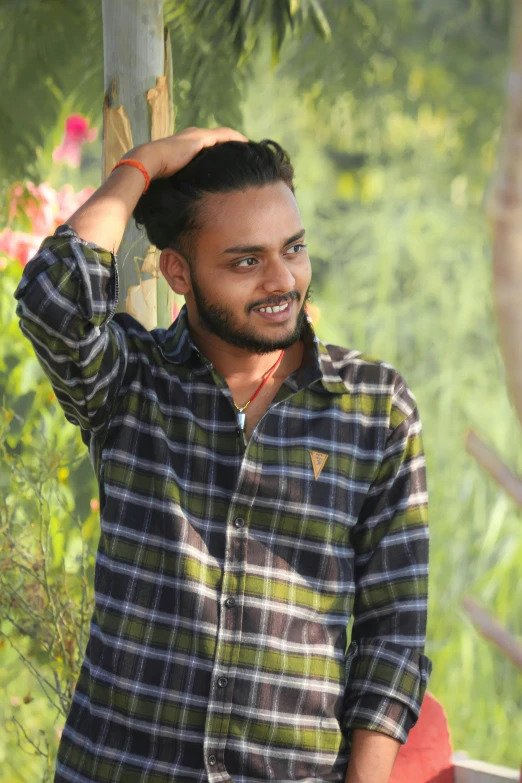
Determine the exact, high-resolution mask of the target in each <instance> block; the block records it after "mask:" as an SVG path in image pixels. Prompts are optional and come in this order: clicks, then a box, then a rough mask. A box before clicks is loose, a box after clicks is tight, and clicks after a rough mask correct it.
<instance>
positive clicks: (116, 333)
mask: <svg viewBox="0 0 522 783" xmlns="http://www.w3.org/2000/svg"><path fill="white" fill-rule="evenodd" d="M15 296H16V298H17V299H18V300H19V303H18V307H17V313H18V315H19V316H20V318H21V328H22V331H23V333H24V334H25V335H26V336H27V337H28V338H29V339H30V340H31V342H32V344H33V346H34V349H35V351H36V353H37V355H38V358H39V360H40V363H41V365H42V367H43V369H44V370H45V372H46V374H47V375H48V377H49V379H50V381H51V383H52V384H53V387H54V389H55V392H56V396H57V398H58V400H59V401H60V404H61V405H62V407H63V409H64V411H65V415H66V417H67V419H68V420H69V421H71V422H73V423H74V424H77V425H79V426H80V428H81V433H82V437H83V440H84V441H85V443H86V445H87V446H88V448H89V451H90V456H91V460H92V463H93V466H94V469H95V472H96V475H97V477H98V480H99V489H100V500H101V503H100V506H101V509H100V514H101V536H100V541H99V549H98V554H97V559H96V569H95V609H94V614H93V617H92V622H91V627H90V637H89V642H88V645H87V650H86V653H85V659H84V662H83V665H82V668H81V673H80V676H79V679H78V684H77V687H76V690H75V693H74V698H73V703H72V707H71V710H70V713H69V716H68V718H67V722H66V725H65V728H64V731H63V735H62V739H61V743H60V747H59V752H58V761H57V767H56V778H55V780H56V781H59V782H60V783H62V782H65V781H78V783H80V782H81V783H88V782H89V783H90V782H91V781H96V783H109V782H110V783H167V782H168V783H171V782H172V781H176V783H185V782H186V783H193V781H210V783H221V782H222V783H225V781H231V780H232V781H238V783H254V782H255V781H266V780H273V781H279V783H282V782H283V781H295V780H301V781H309V782H310V781H343V780H344V776H345V774H346V768H347V762H348V757H349V748H350V734H351V730H352V729H354V728H364V729H370V730H375V731H379V732H382V733H384V734H388V735H389V736H391V737H394V738H396V739H398V740H400V741H401V742H404V741H405V740H406V737H407V734H408V731H409V729H410V728H411V726H412V725H413V723H414V722H415V720H416V717H417V715H418V711H419V707H420V703H421V701H422V697H423V694H424V691H425V688H426V683H427V680H428V677H429V673H430V667H431V665H430V661H429V660H428V659H427V658H426V657H425V656H424V655H423V653H422V651H423V647H424V640H425V622H426V603H427V570H428V569H427V555H428V539H427V535H428V534H427V522H426V519H427V515H426V501H427V493H426V484H425V472H424V455H423V450H422V441H421V425H420V422H419V418H418V414H417V408H416V405H415V402H414V398H413V396H412V393H411V392H410V391H409V389H408V387H407V386H406V384H405V382H404V381H403V379H402V378H401V376H400V375H399V374H398V373H397V372H396V371H395V370H394V369H393V368H392V367H390V366H389V365H387V364H384V363H382V362H377V361H373V360H371V359H369V358H367V357H365V356H363V355H361V354H360V353H359V352H358V351H349V350H346V349H343V348H338V347H334V346H329V345H324V344H323V343H321V342H319V341H318V340H317V338H316V337H315V336H314V333H313V331H312V328H311V327H310V326H308V327H307V333H306V337H305V352H304V359H303V363H302V365H301V367H300V369H299V370H298V371H296V372H295V373H293V374H292V375H290V376H289V377H288V378H287V379H286V381H285V382H284V384H283V385H282V387H281V388H280V390H279V391H278V393H277V395H276V397H275V399H274V401H273V402H272V404H271V406H270V408H269V410H268V411H267V413H266V414H265V415H264V416H263V418H262V419H261V421H260V422H259V424H258V425H257V427H256V428H255V430H254V432H253V434H252V436H251V438H250V440H249V441H248V444H246V445H245V443H244V441H243V437H242V435H241V432H240V430H239V429H238V423H237V418H236V414H235V412H234V408H233V404H232V397H231V393H230V390H229V389H228V387H227V385H226V383H225V381H224V379H223V377H222V376H221V375H220V374H219V373H218V372H217V371H216V370H215V369H214V368H213V366H212V365H211V363H210V362H209V361H208V360H207V359H206V358H205V357H204V356H203V355H201V353H200V352H199V351H198V349H197V347H196V346H195V345H194V343H193V342H192V340H191V337H190V332H189V329H188V324H187V316H186V312H185V309H183V310H182V312H181V314H180V316H179V317H178V319H177V320H176V321H175V322H174V323H173V325H172V326H171V327H170V328H169V329H167V330H165V329H154V330H152V331H150V332H149V331H147V330H146V329H144V328H143V327H142V326H141V325H140V324H139V323H138V322H137V321H136V320H135V319H133V318H132V317H131V316H129V315H127V314H122V313H119V314H116V315H115V310H116V302H117V296H118V278H117V269H116V262H115V258H114V256H113V255H112V254H111V253H109V252H108V251H106V250H103V249H101V248H99V247H97V246H96V245H94V244H92V243H87V242H84V241H83V240H80V239H79V238H78V236H77V234H76V233H75V232H74V231H73V230H72V229H71V228H70V227H68V226H61V227H60V228H59V229H57V231H56V234H55V236H54V237H50V238H48V239H46V240H45V242H44V243H43V245H42V247H41V249H40V250H39V252H38V253H37V255H36V256H35V258H34V259H33V260H32V261H30V262H29V264H28V265H27V266H26V268H25V271H24V275H23V278H22V280H21V282H20V285H19V286H18V288H17V291H16V294H15ZM314 464H315V466H316V470H317V469H318V468H321V465H322V470H321V471H320V472H318V471H317V477H316V475H315V472H314ZM352 617H353V628H352V633H351V642H350V643H349V641H348V638H347V632H348V628H349V623H350V620H351V618H352Z"/></svg>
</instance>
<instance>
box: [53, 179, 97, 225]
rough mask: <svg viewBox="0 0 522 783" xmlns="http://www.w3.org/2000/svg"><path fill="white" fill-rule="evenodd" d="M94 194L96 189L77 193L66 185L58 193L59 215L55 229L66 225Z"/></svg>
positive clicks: (56, 217)
mask: <svg viewBox="0 0 522 783" xmlns="http://www.w3.org/2000/svg"><path fill="white" fill-rule="evenodd" d="M93 193H94V188H84V189H83V190H80V192H79V193H75V192H74V190H73V188H72V186H71V185H64V186H63V188H62V189H61V190H60V191H59V192H58V193H56V199H57V206H58V214H57V215H56V216H55V228H56V227H57V226H61V225H62V223H65V222H66V221H67V220H68V218H70V217H71V215H72V213H73V212H76V210H77V209H78V207H81V205H82V204H84V203H85V202H86V201H87V199H88V198H90V197H91V196H92V194H93ZM53 230H54V229H53Z"/></svg>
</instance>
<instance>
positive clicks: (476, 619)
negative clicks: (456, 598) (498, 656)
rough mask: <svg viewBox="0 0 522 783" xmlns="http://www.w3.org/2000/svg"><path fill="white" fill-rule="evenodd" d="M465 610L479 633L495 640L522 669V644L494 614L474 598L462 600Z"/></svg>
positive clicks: (500, 648) (490, 639)
mask: <svg viewBox="0 0 522 783" xmlns="http://www.w3.org/2000/svg"><path fill="white" fill-rule="evenodd" d="M462 606H463V608H464V611H465V612H466V613H467V614H468V616H469V617H470V619H471V621H472V623H473V625H474V626H475V627H476V629H477V630H478V632H479V634H480V635H481V636H483V637H484V638H485V639H488V640H489V641H491V642H493V644H495V645H496V646H497V647H498V648H499V650H501V651H502V652H503V653H504V655H506V656H507V657H508V658H509V659H510V661H511V662H512V663H514V664H515V666H518V668H519V669H522V645H521V644H520V643H519V642H518V641H517V640H516V639H515V637H514V636H512V635H511V634H510V633H509V632H508V631H506V629H505V628H503V627H502V625H500V623H499V622H498V620H496V619H495V618H494V617H493V616H492V615H490V614H489V613H488V612H486V611H485V610H484V609H482V607H480V606H479V605H478V604H477V602H476V601H474V600H473V598H470V597H469V596H466V597H465V598H464V599H463V600H462Z"/></svg>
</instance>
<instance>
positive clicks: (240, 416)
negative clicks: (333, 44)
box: [232, 350, 285, 432]
mask: <svg viewBox="0 0 522 783" xmlns="http://www.w3.org/2000/svg"><path fill="white" fill-rule="evenodd" d="M284 353H285V352H284V350H283V351H281V353H280V354H279V357H278V359H277V361H276V363H275V364H273V365H272V367H271V368H270V369H269V370H268V371H267V372H266V373H265V377H264V378H263V380H262V381H261V383H260V384H259V386H258V387H257V389H256V390H255V392H254V393H253V395H252V396H251V398H250V399H249V401H248V402H246V403H245V404H244V405H242V406H241V407H239V405H236V402H235V401H234V400H232V402H233V403H234V407H235V409H236V410H237V412H238V414H237V418H238V421H239V426H240V427H241V429H242V430H243V432H244V431H245V424H246V413H244V412H243V411H245V410H246V408H248V406H249V405H250V403H251V402H252V401H253V400H255V398H256V397H257V395H258V394H259V392H260V391H261V389H262V388H263V386H264V385H265V383H266V382H267V381H269V380H270V378H271V377H272V375H273V374H274V373H275V371H276V370H277V368H278V367H279V365H280V364H281V359H282V358H283V356H284Z"/></svg>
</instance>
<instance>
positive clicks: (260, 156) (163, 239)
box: [132, 139, 294, 261]
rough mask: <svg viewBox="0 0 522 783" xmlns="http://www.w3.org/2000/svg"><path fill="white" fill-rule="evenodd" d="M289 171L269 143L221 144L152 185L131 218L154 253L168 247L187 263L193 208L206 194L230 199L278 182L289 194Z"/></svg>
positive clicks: (291, 171)
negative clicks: (227, 195)
mask: <svg viewBox="0 0 522 783" xmlns="http://www.w3.org/2000/svg"><path fill="white" fill-rule="evenodd" d="M293 177H294V169H293V167H292V164H291V163H290V158H289V156H288V154H287V153H286V152H285V151H284V150H283V149H282V147H280V146H279V144H277V143H276V142H275V141H271V140H270V139H265V140H264V141H260V142H254V141H248V142H240V141H227V142H223V143H222V144H216V145H215V146H213V147H206V148H205V149H203V150H201V152H199V153H198V154H197V155H196V156H195V157H194V158H193V159H192V160H191V161H190V163H188V164H187V165H186V166H185V167H184V168H182V169H180V170H179V171H177V172H176V173H175V174H173V175H172V176H171V177H165V178H163V179H155V180H153V181H152V182H151V183H150V186H149V189H148V190H147V192H146V193H145V194H144V195H143V196H142V197H141V198H140V200H139V201H138V203H137V205H136V208H135V209H134V212H133V213H132V214H133V217H134V220H135V221H136V225H137V226H138V227H140V226H143V227H144V228H145V231H146V232H147V236H148V238H149V241H150V242H151V243H152V244H153V245H155V246H156V247H157V248H159V249H160V250H163V249H164V248H166V247H170V248H172V249H173V250H178V251H179V252H180V253H181V254H182V255H183V256H184V257H185V258H187V260H189V261H190V260H192V259H191V255H192V241H191V240H193V238H194V235H195V233H196V232H197V229H198V227H199V226H198V222H197V214H198V210H197V205H198V202H199V201H201V199H202V198H204V196H205V195H206V194H207V193H230V192H232V191H234V190H245V189H246V188H249V187H262V186H263V185H270V184H272V183H275V182H279V181H282V182H284V183H285V184H286V185H288V187H289V188H290V189H291V191H292V192H294V185H293Z"/></svg>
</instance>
